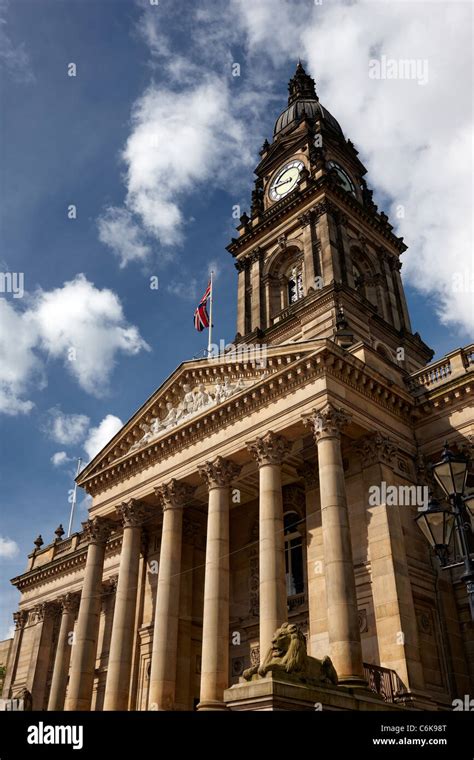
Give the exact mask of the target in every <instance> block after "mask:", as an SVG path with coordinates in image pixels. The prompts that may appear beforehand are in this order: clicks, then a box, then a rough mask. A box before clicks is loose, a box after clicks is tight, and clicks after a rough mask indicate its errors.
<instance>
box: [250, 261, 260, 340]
mask: <svg viewBox="0 0 474 760" xmlns="http://www.w3.org/2000/svg"><path fill="white" fill-rule="evenodd" d="M249 261H250V264H251V267H252V268H251V270H250V282H251V286H252V315H251V320H252V321H251V327H250V329H251V330H256V329H257V328H261V327H262V306H261V293H260V288H261V281H262V250H261V249H260V248H255V249H254V250H253V251H252V252H251V254H250V256H249Z"/></svg>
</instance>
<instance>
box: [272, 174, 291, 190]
mask: <svg viewBox="0 0 474 760" xmlns="http://www.w3.org/2000/svg"><path fill="white" fill-rule="evenodd" d="M292 181H293V177H290V178H289V179H285V180H283V182H278V183H277V184H276V185H273V189H275V188H276V187H280V185H287V184H288V182H292Z"/></svg>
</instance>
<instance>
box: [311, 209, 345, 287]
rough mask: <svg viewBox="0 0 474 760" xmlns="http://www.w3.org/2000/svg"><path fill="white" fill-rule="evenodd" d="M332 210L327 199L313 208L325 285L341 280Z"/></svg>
mask: <svg viewBox="0 0 474 760" xmlns="http://www.w3.org/2000/svg"><path fill="white" fill-rule="evenodd" d="M332 210H333V209H332V206H331V204H330V203H328V201H321V202H320V203H318V204H317V205H316V206H315V207H314V209H313V211H314V212H315V214H316V230H317V232H316V234H317V238H318V240H319V241H320V244H321V270H322V271H321V275H322V278H323V282H324V285H325V286H326V285H330V284H331V282H341V280H342V273H341V266H340V261H339V251H338V235H337V225H336V222H335V221H334V219H333V217H332V214H331V212H332Z"/></svg>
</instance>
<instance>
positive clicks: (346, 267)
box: [228, 62, 432, 371]
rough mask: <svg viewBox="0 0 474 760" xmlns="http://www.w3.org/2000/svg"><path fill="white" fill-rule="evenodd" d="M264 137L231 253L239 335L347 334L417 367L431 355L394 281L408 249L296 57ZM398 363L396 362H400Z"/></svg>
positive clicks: (269, 339) (271, 340) (253, 338)
mask: <svg viewBox="0 0 474 760" xmlns="http://www.w3.org/2000/svg"><path fill="white" fill-rule="evenodd" d="M288 90H289V97H288V105H287V107H286V108H285V109H284V111H282V113H281V114H280V116H279V117H278V119H277V120H276V123H275V128H274V132H273V140H272V142H271V143H269V142H268V141H267V140H265V142H264V144H263V146H262V149H261V151H260V156H261V161H260V163H259V164H258V166H257V167H256V169H255V174H256V180H255V186H254V189H253V191H252V199H251V207H250V215H247V214H246V213H244V214H243V215H242V217H241V219H240V225H239V227H238V228H237V230H238V233H239V237H238V238H233V239H232V242H231V244H230V245H229V246H228V250H229V251H230V253H231V254H232V256H234V258H235V266H236V268H237V270H238V272H239V282H238V308H237V336H236V341H245V342H247V343H252V342H254V343H255V342H260V343H261V342H265V343H268V344H279V343H287V342H296V341H301V340H309V339H312V338H316V337H318V338H321V337H328V338H332V339H333V338H334V336H335V335H336V332H337V329H338V327H337V318H338V317H337V315H338V314H340V313H341V311H342V312H343V313H344V319H345V321H346V323H347V330H348V334H351V335H353V336H354V342H356V343H357V342H360V341H362V342H363V343H365V344H366V345H370V346H372V348H375V349H376V350H377V349H378V348H380V354H382V353H384V354H385V356H386V358H387V359H388V360H392V359H393V360H395V356H396V354H397V351H399V348H400V347H403V355H404V357H405V358H404V359H403V360H402V362H401V367H402V368H404V369H406V370H409V371H414V370H415V369H418V368H420V367H421V366H424V365H425V364H426V362H427V361H429V359H430V358H431V356H432V352H431V351H430V349H429V348H428V346H426V345H425V344H424V343H423V342H422V341H421V339H420V338H419V336H418V335H417V334H416V335H413V334H412V332H411V325H410V318H409V315H408V309H407V305H406V300H405V294H404V290H403V285H402V281H401V278H400V267H401V263H400V261H399V257H400V255H401V253H403V251H405V250H406V246H405V244H404V242H403V239H402V238H398V237H397V236H396V235H394V233H393V227H392V226H391V225H390V224H389V221H388V217H387V216H386V214H384V213H383V212H379V211H378V209H377V206H376V205H375V204H374V202H373V200H372V192H371V190H369V188H368V187H367V183H366V180H365V175H366V173H367V170H366V168H365V166H364V165H363V164H362V162H361V161H360V160H359V158H358V152H357V150H356V149H355V147H354V145H353V144H352V142H351V141H350V140H347V139H346V138H345V137H344V134H343V131H342V129H341V127H340V125H339V123H338V122H337V120H336V119H335V118H334V116H332V114H331V113H330V112H329V111H328V110H327V109H326V108H325V107H324V106H323V105H322V104H321V102H320V100H319V97H318V95H317V93H316V87H315V83H314V80H313V79H312V77H310V76H309V75H308V74H307V73H306V71H305V70H304V68H303V65H302V64H301V62H299V63H298V65H297V67H296V71H295V74H294V76H293V77H292V78H291V79H290V82H289V85H288ZM397 361H398V364H399V366H400V361H399V360H398V359H397Z"/></svg>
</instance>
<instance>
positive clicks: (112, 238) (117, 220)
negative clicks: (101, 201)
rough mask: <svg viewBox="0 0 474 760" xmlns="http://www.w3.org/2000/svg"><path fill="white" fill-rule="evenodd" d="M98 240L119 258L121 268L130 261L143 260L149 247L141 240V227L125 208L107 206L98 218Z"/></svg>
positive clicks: (149, 249)
mask: <svg viewBox="0 0 474 760" xmlns="http://www.w3.org/2000/svg"><path fill="white" fill-rule="evenodd" d="M98 227H99V240H100V241H101V242H102V243H105V245H107V246H109V248H111V249H112V251H113V252H114V253H115V254H116V255H117V256H118V257H119V259H120V267H121V268H123V267H124V266H126V265H127V264H128V263H129V262H130V261H143V260H145V259H146V258H147V257H148V256H149V254H150V253H151V248H150V246H149V245H147V244H146V243H145V242H144V241H143V233H142V231H141V229H140V228H139V227H138V226H137V225H136V224H135V223H134V221H133V217H132V215H131V213H130V212H129V211H127V209H124V208H114V207H111V208H108V209H107V210H106V212H105V213H104V215H103V216H102V217H100V219H99V220H98Z"/></svg>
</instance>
